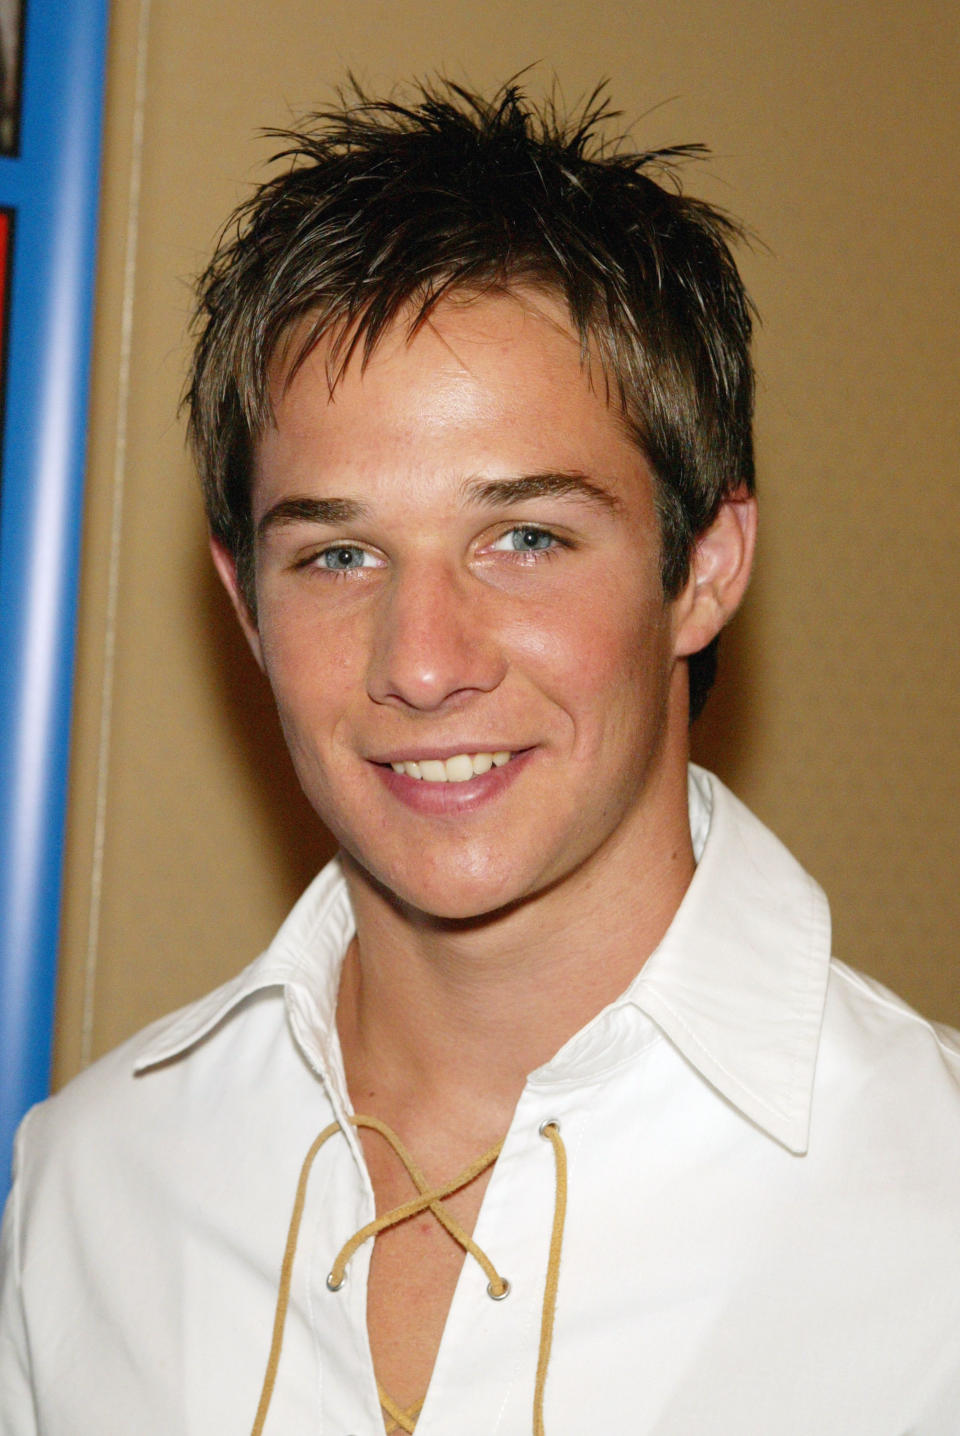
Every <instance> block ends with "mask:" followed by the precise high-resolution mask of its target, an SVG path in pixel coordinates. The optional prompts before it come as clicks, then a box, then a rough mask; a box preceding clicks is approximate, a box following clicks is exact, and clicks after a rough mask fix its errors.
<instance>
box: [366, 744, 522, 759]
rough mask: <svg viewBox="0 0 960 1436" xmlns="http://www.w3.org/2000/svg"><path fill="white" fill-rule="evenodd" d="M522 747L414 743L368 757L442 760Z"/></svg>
mask: <svg viewBox="0 0 960 1436" xmlns="http://www.w3.org/2000/svg"><path fill="white" fill-rule="evenodd" d="M523 751H524V750H523V748H522V747H517V746H516V745H515V744H513V743H486V742H480V743H476V742H473V741H470V742H468V743H440V744H438V745H436V746H435V747H430V748H428V747H426V746H425V745H424V744H419V745H417V744H414V745H413V746H412V747H409V748H391V749H390V750H389V751H388V752H386V753H378V754H377V756H376V757H372V758H370V759H369V760H368V761H369V762H371V763H423V762H426V761H428V760H429V759H430V758H434V759H439V760H440V762H443V761H444V760H445V759H447V758H456V757H458V756H459V754H461V753H469V754H473V753H514V754H515V753H522V752H523Z"/></svg>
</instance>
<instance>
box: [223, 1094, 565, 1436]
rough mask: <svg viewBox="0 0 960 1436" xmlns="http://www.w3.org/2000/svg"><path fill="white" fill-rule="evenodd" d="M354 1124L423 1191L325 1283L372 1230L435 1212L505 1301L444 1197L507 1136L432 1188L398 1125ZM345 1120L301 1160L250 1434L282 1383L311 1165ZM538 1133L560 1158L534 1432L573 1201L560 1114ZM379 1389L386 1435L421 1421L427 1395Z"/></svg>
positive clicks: (358, 1235) (256, 1434) (375, 1224)
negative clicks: (403, 1397)
mask: <svg viewBox="0 0 960 1436" xmlns="http://www.w3.org/2000/svg"><path fill="white" fill-rule="evenodd" d="M350 1122H351V1124H352V1125H353V1126H354V1127H366V1128H368V1129H369V1130H371V1131H373V1132H378V1133H379V1134H380V1136H381V1137H383V1138H384V1139H385V1140H386V1141H387V1142H389V1144H390V1146H391V1147H392V1148H393V1150H394V1152H395V1153H396V1155H397V1156H398V1157H399V1159H400V1161H401V1162H402V1163H403V1165H404V1167H405V1168H406V1170H407V1172H408V1174H409V1176H410V1179H411V1181H412V1182H413V1184H414V1186H415V1187H416V1188H417V1191H418V1193H419V1195H418V1196H417V1197H415V1198H414V1199H413V1200H412V1201H409V1202H404V1203H403V1204H402V1205H401V1206H399V1207H394V1208H393V1210H392V1211H389V1212H384V1213H383V1215H382V1216H379V1217H377V1218H376V1219H375V1220H374V1221H372V1222H367V1224H366V1225H365V1226H363V1227H361V1228H360V1230H359V1231H358V1232H355V1233H354V1235H353V1236H352V1237H351V1238H350V1240H349V1241H347V1242H345V1243H344V1244H343V1246H342V1247H341V1248H340V1251H339V1252H338V1253H337V1256H336V1259H335V1260H334V1263H333V1266H332V1267H331V1269H330V1274H329V1276H328V1277H327V1286H328V1287H329V1288H330V1290H331V1291H339V1290H340V1288H341V1287H342V1286H343V1283H344V1282H345V1281H346V1276H347V1265H348V1263H349V1261H350V1259H351V1257H352V1256H353V1255H354V1254H355V1253H356V1251H357V1250H358V1249H359V1248H360V1247H361V1246H362V1245H363V1243H364V1242H365V1241H368V1240H369V1239H370V1238H371V1237H374V1238H375V1237H377V1236H378V1235H379V1234H380V1232H383V1231H386V1230H388V1229H389V1228H390V1227H394V1226H397V1225H398V1224H399V1223H400V1222H405V1221H407V1220H408V1218H410V1217H414V1216H417V1215H418V1214H419V1213H420V1212H425V1211H430V1212H432V1213H433V1215H434V1216H435V1217H436V1219H437V1221H438V1222H439V1223H440V1225H441V1226H442V1227H443V1228H444V1230H445V1231H447V1232H449V1234H450V1236H451V1237H452V1238H453V1239H454V1241H455V1242H457V1243H458V1245H460V1246H461V1247H462V1248H463V1250H464V1251H465V1252H467V1253H469V1255H470V1256H472V1257H473V1259H474V1260H475V1261H476V1262H477V1263H478V1264H479V1265H480V1266H481V1267H482V1268H483V1271H484V1274H485V1275H486V1277H487V1291H488V1293H489V1294H490V1296H491V1297H493V1298H494V1299H495V1300H497V1301H499V1300H501V1299H502V1298H503V1297H505V1296H506V1295H507V1293H508V1292H509V1290H510V1283H509V1282H508V1281H506V1279H505V1278H504V1277H502V1276H500V1274H499V1272H498V1271H497V1270H496V1268H495V1267H494V1265H493V1263H492V1261H491V1260H490V1258H489V1257H488V1256H487V1254H486V1252H484V1251H483V1250H482V1249H481V1248H480V1247H479V1246H477V1244H476V1242H475V1241H474V1240H473V1239H472V1237H470V1236H469V1235H468V1234H467V1233H466V1232H465V1231H464V1229H463V1227H462V1226H461V1225H460V1223H459V1222H458V1221H457V1220H456V1218H455V1217H453V1216H452V1215H451V1214H450V1212H448V1211H447V1209H446V1207H445V1206H444V1204H443V1203H444V1199H445V1198H446V1197H449V1196H452V1195H453V1194H454V1192H458V1191H460V1190H461V1188H463V1187H466V1186H468V1185H469V1183H470V1182H472V1181H473V1180H474V1179H475V1178H476V1177H478V1176H479V1175H480V1173H481V1172H485V1171H486V1169H487V1168H488V1167H491V1166H492V1165H493V1163H494V1162H495V1161H496V1160H497V1157H498V1156H499V1155H500V1151H501V1148H502V1147H503V1142H502V1141H500V1142H497V1144H496V1145H495V1146H493V1147H491V1148H490V1149H489V1151H486V1152H484V1153H483V1155H482V1156H480V1157H478V1158H477V1159H476V1161H474V1162H471V1163H470V1165H469V1166H467V1167H465V1168H464V1169H463V1171H462V1172H460V1173H459V1175H458V1176H456V1177H454V1178H453V1180H452V1181H450V1182H445V1183H444V1184H443V1185H442V1186H439V1187H431V1186H430V1184H429V1182H428V1181H427V1179H426V1177H425V1176H424V1175H423V1173H422V1172H421V1170H420V1168H419V1166H418V1165H417V1163H416V1161H415V1160H414V1158H413V1157H412V1156H411V1155H410V1153H409V1152H408V1151H407V1149H406V1147H405V1146H404V1145H403V1143H402V1142H401V1140H400V1138H399V1137H398V1136H397V1134H396V1133H395V1132H393V1131H392V1130H391V1129H390V1128H389V1127H388V1126H387V1125H386V1123H385V1122H381V1121H380V1120H379V1119H378V1118H377V1117H361V1116H355V1117H351V1118H350ZM341 1130H342V1129H341V1126H340V1123H339V1122H331V1124H330V1126H329V1127H325V1128H324V1129H323V1131H322V1132H321V1133H320V1134H319V1136H318V1137H316V1138H315V1140H314V1141H313V1143H312V1144H311V1146H310V1149H309V1151H308V1152H307V1155H306V1156H305V1157H304V1159H303V1165H302V1167H301V1168H300V1178H299V1180H298V1182H297V1191H296V1196H295V1198H294V1203H293V1212H292V1214H291V1217H290V1226H289V1228H288V1231H287V1244H286V1247H285V1249H284V1253H283V1263H282V1265H281V1267H280V1284H279V1287H278V1289H277V1305H276V1310H275V1312H274V1318H273V1336H272V1339H271V1342H270V1355H269V1357H268V1359H267V1369H266V1372H265V1374H264V1378H263V1386H262V1388H261V1391H260V1402H259V1404H258V1406H257V1414H256V1417H255V1418H254V1422H253V1428H252V1431H251V1436H262V1432H263V1428H264V1424H265V1422H266V1419H267V1412H268V1411H269V1409H270V1401H271V1398H272V1396H273V1388H274V1386H275V1385H276V1380H277V1369H278V1367H279V1365H280V1353H281V1350H282V1348H283V1331H284V1326H285V1324H286V1318H287V1307H288V1306H289V1303H290V1286H291V1282H292V1279H293V1263H294V1259H295V1257H296V1251H297V1240H298V1237H299V1233H300V1222H301V1220H302V1218H303V1208H304V1205H305V1202H306V1196H307V1183H308V1181H309V1177H310V1170H311V1168H312V1166H313V1161H314V1158H315V1157H316V1155H317V1153H318V1152H319V1150H320V1148H321V1147H322V1146H323V1144H324V1143H325V1142H326V1141H328V1140H329V1139H330V1137H332V1136H333V1135H334V1133H335V1132H339V1131H341ZM540 1135H541V1136H543V1137H545V1138H547V1139H548V1140H549V1141H550V1142H551V1144H552V1146H553V1155H554V1161H555V1163H556V1195H555V1199H554V1212H553V1229H552V1232H551V1235H550V1255H549V1258H548V1261H547V1279H546V1285H545V1287H544V1293H543V1307H542V1310H541V1317H540V1348H539V1352H538V1355H537V1377H536V1383H535V1387H534V1396H533V1432H534V1436H544V1429H543V1396H544V1390H545V1388H546V1382H547V1368H548V1367H549V1364H550V1347H551V1345H552V1342H553V1319H554V1313H555V1311H556V1304H557V1287H558V1284H559V1280H560V1253H561V1249H562V1247H563V1224H564V1218H565V1215H566V1207H567V1158H566V1151H565V1149H564V1145H563V1141H562V1139H561V1137H560V1127H559V1124H558V1123H557V1122H555V1121H550V1122H545V1123H544V1124H543V1126H542V1127H541V1128H540ZM377 1392H378V1396H379V1400H380V1405H381V1407H382V1408H383V1412H384V1422H385V1429H386V1433H387V1436H390V1433H392V1432H395V1431H405V1432H412V1431H413V1430H414V1429H415V1426H416V1420H417V1416H418V1415H419V1413H420V1408H421V1407H422V1406H423V1401H418V1402H417V1403H416V1404H415V1405H413V1406H410V1407H407V1408H403V1407H401V1406H399V1405H398V1404H397V1403H396V1402H395V1401H394V1400H393V1399H392V1398H391V1397H390V1395H389V1394H388V1393H387V1392H386V1391H384V1389H383V1387H382V1386H381V1385H380V1383H379V1382H378V1383H377Z"/></svg>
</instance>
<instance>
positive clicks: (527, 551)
mask: <svg viewBox="0 0 960 1436" xmlns="http://www.w3.org/2000/svg"><path fill="white" fill-rule="evenodd" d="M514 534H530V535H535V536H536V537H537V538H538V539H540V538H547V539H549V540H550V542H549V543H548V544H546V545H545V546H544V547H542V548H541V547H530V548H516V549H513V550H511V552H513V553H514V554H515V555H516V556H517V557H518V558H522V559H526V560H528V561H532V562H537V563H539V562H542V561H543V560H544V559H551V558H555V557H556V555H557V553H558V551H559V550H561V549H568V548H572V547H573V545H572V544H571V543H570V542H569V540H567V539H564V538H561V537H560V535H559V534H556V533H554V532H553V530H552V529H548V528H544V527H543V526H542V525H541V524H513V525H512V526H511V527H510V528H508V529H505V530H504V532H503V533H502V534H500V536H499V537H498V538H497V540H496V541H495V544H494V545H490V546H488V551H494V552H499V553H504V552H508V550H506V549H498V548H497V547H496V545H497V544H500V543H502V542H503V540H504V539H507V538H510V537H511V536H512V535H514ZM336 553H339V554H347V553H349V554H367V553H369V549H365V548H364V547H363V546H362V545H361V544H356V543H346V542H345V543H333V544H328V545H326V547H324V548H322V549H320V550H319V551H318V552H317V553H312V554H310V555H309V556H308V557H306V558H304V559H301V560H300V561H299V562H298V563H297V564H296V567H297V568H314V569H318V570H319V571H320V572H322V573H324V574H327V575H330V576H332V577H333V578H349V577H350V575H351V574H355V573H361V572H362V571H363V570H364V569H366V568H376V567H377V566H378V565H376V564H363V563H361V564H358V565H352V564H351V565H348V566H346V567H344V568H335V567H333V566H332V565H329V564H327V563H325V562H324V560H325V559H326V558H327V556H328V555H330V554H336Z"/></svg>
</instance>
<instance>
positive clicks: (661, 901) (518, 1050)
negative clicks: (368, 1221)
mask: <svg viewBox="0 0 960 1436" xmlns="http://www.w3.org/2000/svg"><path fill="white" fill-rule="evenodd" d="M684 756H685V755H681V759H683V757H684ZM655 782H656V784H657V786H658V791H657V792H656V793H655V794H653V795H651V796H652V797H655V798H656V801H655V802H653V801H652V802H651V804H650V806H649V810H648V812H647V813H646V818H645V820H644V821H637V822H634V823H632V824H631V826H630V828H629V831H626V832H622V833H615V834H613V835H612V836H611V838H610V840H609V841H608V843H607V844H605V846H604V848H603V849H602V850H601V851H599V852H598V853H596V854H594V856H593V857H592V858H591V859H590V860H589V861H588V862H587V863H585V864H583V865H582V866H581V867H580V868H579V869H578V870H577V871H576V872H573V873H571V874H568V875H567V876H566V877H565V878H564V879H563V881H562V882H561V883H558V884H556V885H555V886H553V887H552V888H550V889H548V890H547V891H545V892H541V893H538V894H537V895H535V896H534V897H532V898H530V899H527V900H525V901H524V902H522V903H520V904H518V905H516V906H514V907H511V908H508V909H505V910H502V911H499V912H496V913H493V914H488V915H485V916H482V917H479V918H477V919H473V920H469V921H462V922H450V921H444V920H440V919H436V918H432V917H430V916H428V915H426V914H423V913H420V912H416V911H411V910H410V909H408V908H405V907H403V906H401V905H399V904H398V903H397V901H396V900H395V899H394V898H393V897H392V895H390V894H389V893H387V892H386V891H385V890H384V889H383V888H381V887H380V886H379V885H378V884H377V883H376V882H375V881H374V880H373V879H372V878H371V877H370V875H369V874H368V873H366V872H365V871H364V869H362V868H361V867H360V866H359V865H358V864H357V863H356V862H355V861H354V860H353V859H352V858H350V857H349V855H347V856H345V858H344V868H345V873H346V877H347V882H348V885H349V888H350V894H351V899H352V902H353V906H354V911H355V914H356V919H357V938H356V941H355V942H354V944H353V945H352V947H351V949H350V952H349V953H348V956H347V960H346V962H345V965H344V971H343V977H342V980H341V989H340V1000H339V1007H338V1027H339V1030H340V1038H341V1045H342V1047H343V1053H344V1062H345V1065H346V1071H347V1079H348V1083H349V1086H350V1091H351V1095H352V1098H353V1101H354V1105H355V1106H356V1108H357V1109H358V1110H361V1111H370V1110H374V1108H377V1109H378V1110H380V1111H381V1112H383V1110H385V1109H389V1110H390V1111H391V1112H392V1114H393V1116H394V1117H395V1118H398V1119H399V1118H400V1116H401V1114H403V1113H405V1112H411V1111H413V1110H421V1111H422V1110H424V1109H425V1108H434V1109H444V1108H446V1109H447V1110H449V1112H450V1113H451V1116H452V1115H453V1114H454V1113H456V1112H462V1111H463V1110H465V1108H469V1109H471V1110H472V1111H473V1112H474V1113H475V1114H476V1115H477V1116H478V1117H479V1116H480V1113H479V1112H478V1111H477V1108H478V1104H479V1106H480V1107H481V1108H485V1109H486V1111H487V1116H488V1122H489V1127H490V1130H491V1132H493V1133H494V1134H496V1132H497V1131H500V1130H502V1129H503V1128H505V1127H506V1126H507V1125H508V1123H509V1117H510V1113H511V1112H512V1110H513V1107H514V1106H515V1105H516V1102H517V1100H518V1098H519V1096H520V1093H521V1092H522V1090H523V1087H524V1085H525V1082H526V1078H527V1076H528V1074H529V1073H530V1072H531V1071H533V1070H534V1069H535V1068H537V1067H539V1066H541V1065H542V1064H543V1063H545V1062H547V1061H549V1059H550V1058H551V1057H552V1056H553V1055H554V1054H555V1053H556V1052H557V1051H558V1049H559V1048H560V1047H562V1046H563V1044H564V1043H565V1042H566V1041H567V1040H568V1039H569V1038H570V1037H572V1036H573V1035H574V1033H576V1032H577V1031H579V1029H580V1028H581V1027H583V1026H584V1025H585V1024H586V1023H587V1022H589V1021H590V1019H591V1018H593V1017H594V1016H596V1014H597V1013H598V1012H600V1011H601V1010H602V1009H603V1008H604V1007H605V1006H607V1005H608V1004H609V1003H610V1002H612V1001H613V1000H614V999H615V998H616V997H618V996H619V995H620V993H622V992H623V991H624V989H625V988H626V987H627V986H629V984H630V982H631V981H632V980H633V978H634V977H635V976H636V975H637V973H638V972H639V970H640V968H641V967H642V966H643V963H644V962H645V961H646V959H647V957H648V956H649V955H650V953H651V952H653V950H654V949H655V948H656V946H657V945H658V944H659V942H660V941H661V939H662V937H663V936H664V934H665V932H666V930H667V928H668V927H669V925H670V922H671V921H672V919H673V916H674V913H675V912H676V910H677V907H678V906H679V904H680V902H681V900H682V898H683V894H684V893H685V891H686V889H687V886H688V885H689V882H690V879H691V877H692V876H693V871H694V858H693V851H692V847H691V841H690V827H689V819H688V814H687V796H686V766H685V761H681V762H680V763H679V764H673V765H668V771H667V772H666V774H664V773H661V774H660V775H659V776H658V778H657V779H656V780H655Z"/></svg>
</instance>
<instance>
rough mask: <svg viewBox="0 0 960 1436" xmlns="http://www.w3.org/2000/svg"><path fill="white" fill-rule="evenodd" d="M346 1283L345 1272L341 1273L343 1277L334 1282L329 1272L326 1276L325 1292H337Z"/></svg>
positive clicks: (331, 1273)
mask: <svg viewBox="0 0 960 1436" xmlns="http://www.w3.org/2000/svg"><path fill="white" fill-rule="evenodd" d="M346 1281H347V1273H346V1272H344V1273H343V1276H342V1277H341V1278H340V1280H339V1281H334V1279H333V1272H329V1273H328V1275H327V1291H339V1290H340V1288H341V1287H342V1286H345V1285H346Z"/></svg>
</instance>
